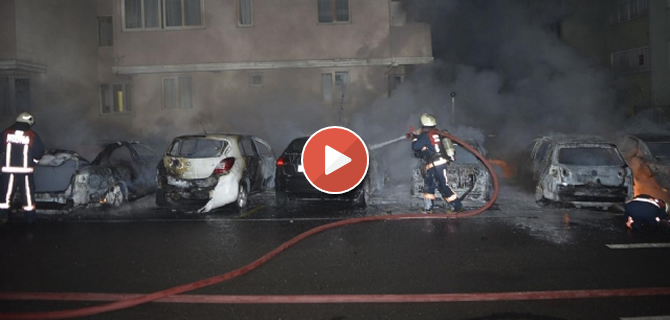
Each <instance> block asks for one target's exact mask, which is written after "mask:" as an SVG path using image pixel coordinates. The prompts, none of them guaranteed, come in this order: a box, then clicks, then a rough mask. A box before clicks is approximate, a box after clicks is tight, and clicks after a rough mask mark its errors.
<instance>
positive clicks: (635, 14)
mask: <svg viewBox="0 0 670 320" xmlns="http://www.w3.org/2000/svg"><path fill="white" fill-rule="evenodd" d="M617 5H618V8H617V9H618V10H617V18H616V22H617V23H622V22H626V21H630V20H633V19H636V18H639V17H641V16H644V15H646V14H647V12H649V0H619V2H618V3H617Z"/></svg>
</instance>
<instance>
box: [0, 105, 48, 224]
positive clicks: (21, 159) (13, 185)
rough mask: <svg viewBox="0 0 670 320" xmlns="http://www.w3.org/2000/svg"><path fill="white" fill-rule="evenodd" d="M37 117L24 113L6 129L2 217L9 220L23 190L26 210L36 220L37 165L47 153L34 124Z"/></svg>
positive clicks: (1, 149)
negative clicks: (35, 179) (35, 173)
mask: <svg viewBox="0 0 670 320" xmlns="http://www.w3.org/2000/svg"><path fill="white" fill-rule="evenodd" d="M34 123H35V119H34V118H33V116H32V115H31V114H30V113H27V112H24V113H21V114H20V115H19V116H18V117H17V118H16V123H14V124H13V125H12V126H10V127H9V128H7V129H5V131H3V132H2V145H1V146H0V155H2V158H3V159H2V176H1V178H0V192H1V193H0V196H1V197H0V220H2V222H7V218H8V216H9V209H10V207H11V204H12V199H13V197H14V191H15V190H18V192H19V193H21V195H22V196H23V197H22V200H23V201H22V204H23V211H24V213H25V218H26V220H27V221H28V222H32V221H33V220H34V219H35V202H34V196H35V182H34V180H33V171H34V167H35V164H36V163H37V162H39V160H40V159H42V156H43V155H44V145H43V144H42V139H40V136H39V135H38V134H37V133H36V132H35V131H33V130H31V126H32V125H33V124H34Z"/></svg>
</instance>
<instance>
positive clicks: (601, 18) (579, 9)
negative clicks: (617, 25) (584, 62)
mask: <svg viewBox="0 0 670 320" xmlns="http://www.w3.org/2000/svg"><path fill="white" fill-rule="evenodd" d="M606 1H607V0H590V1H582V0H566V1H564V3H565V5H566V7H568V8H570V9H571V10H573V12H574V14H572V15H569V16H567V17H565V18H564V19H562V20H561V26H560V27H561V38H562V39H563V41H564V42H565V43H567V44H569V45H570V46H572V47H573V48H575V49H576V50H577V51H578V52H579V53H581V54H583V55H585V56H589V57H592V58H593V59H595V60H596V61H597V62H598V63H600V64H601V65H603V66H607V67H609V65H610V53H609V52H608V51H607V38H606V37H603V36H594V35H603V34H606V33H607V25H608V17H607V15H606V14H604V12H606V10H605V8H606V6H605V2H606Z"/></svg>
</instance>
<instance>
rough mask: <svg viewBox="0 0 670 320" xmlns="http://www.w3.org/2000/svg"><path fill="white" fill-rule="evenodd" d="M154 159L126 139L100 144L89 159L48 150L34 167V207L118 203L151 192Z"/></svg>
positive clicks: (152, 153)
mask: <svg viewBox="0 0 670 320" xmlns="http://www.w3.org/2000/svg"><path fill="white" fill-rule="evenodd" d="M157 159H158V154H157V153H156V152H155V151H153V150H152V149H151V148H150V147H148V146H146V145H144V144H142V143H139V142H128V141H119V142H112V143H107V144H104V145H103V147H102V151H101V152H100V153H99V154H98V156H97V157H96V158H95V159H94V160H93V162H89V161H87V160H86V159H84V158H83V157H82V156H81V155H79V154H78V153H76V152H74V151H71V150H62V149H53V150H48V151H47V152H46V154H45V155H44V157H43V158H42V160H41V161H40V162H39V163H38V165H37V166H36V167H35V174H34V179H35V202H36V203H37V206H38V208H39V207H41V208H48V207H54V208H61V207H62V208H64V209H74V208H78V207H82V206H97V205H101V204H106V205H111V206H120V205H121V204H122V203H123V202H125V201H129V200H135V199H137V198H140V197H142V196H145V195H147V194H149V193H152V192H154V191H155V189H156V183H155V181H156V178H155V176H154V173H155V171H154V170H153V163H155V162H156V161H157Z"/></svg>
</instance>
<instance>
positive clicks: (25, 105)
mask: <svg viewBox="0 0 670 320" xmlns="http://www.w3.org/2000/svg"><path fill="white" fill-rule="evenodd" d="M30 109H31V107H30V79H28V78H17V77H0V114H4V115H10V114H15V113H21V112H30Z"/></svg>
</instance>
